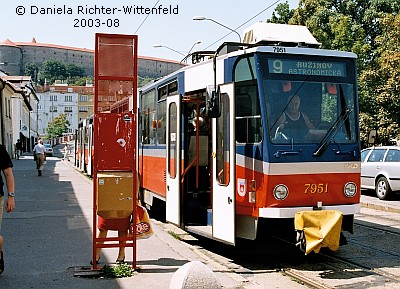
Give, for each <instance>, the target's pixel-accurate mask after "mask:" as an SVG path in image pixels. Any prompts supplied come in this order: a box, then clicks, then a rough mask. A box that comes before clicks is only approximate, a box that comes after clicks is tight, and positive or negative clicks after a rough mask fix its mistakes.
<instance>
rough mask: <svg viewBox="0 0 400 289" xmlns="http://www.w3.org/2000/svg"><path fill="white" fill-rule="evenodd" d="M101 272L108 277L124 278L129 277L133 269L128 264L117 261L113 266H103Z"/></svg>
mask: <svg viewBox="0 0 400 289" xmlns="http://www.w3.org/2000/svg"><path fill="white" fill-rule="evenodd" d="M103 272H104V275H105V277H108V278H124V277H131V276H132V275H133V273H134V272H135V271H134V270H133V269H132V266H130V265H129V264H126V263H119V264H117V265H115V266H104V268H103Z"/></svg>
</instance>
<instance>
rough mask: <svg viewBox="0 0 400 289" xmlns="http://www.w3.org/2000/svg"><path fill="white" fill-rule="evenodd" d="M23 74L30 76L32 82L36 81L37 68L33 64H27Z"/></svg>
mask: <svg viewBox="0 0 400 289" xmlns="http://www.w3.org/2000/svg"><path fill="white" fill-rule="evenodd" d="M24 70H25V71H24V74H25V75H27V76H30V77H31V78H32V81H33V82H37V81H38V75H39V70H40V69H39V66H38V65H37V64H36V63H34V62H27V63H26V64H25V68H24Z"/></svg>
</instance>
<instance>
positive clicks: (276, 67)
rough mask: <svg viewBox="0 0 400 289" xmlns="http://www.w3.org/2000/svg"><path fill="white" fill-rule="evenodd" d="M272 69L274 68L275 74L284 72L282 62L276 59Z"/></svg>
mask: <svg viewBox="0 0 400 289" xmlns="http://www.w3.org/2000/svg"><path fill="white" fill-rule="evenodd" d="M272 68H273V71H274V73H282V71H283V65H282V61H281V60H278V59H275V60H274V61H273V63H272Z"/></svg>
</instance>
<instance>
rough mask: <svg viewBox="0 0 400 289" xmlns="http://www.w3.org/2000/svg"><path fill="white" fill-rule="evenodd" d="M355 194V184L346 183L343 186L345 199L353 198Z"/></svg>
mask: <svg viewBox="0 0 400 289" xmlns="http://www.w3.org/2000/svg"><path fill="white" fill-rule="evenodd" d="M356 193H357V186H356V184H355V183H347V184H346V185H345V186H344V195H345V196H346V197H349V198H351V197H354V195H355V194H356Z"/></svg>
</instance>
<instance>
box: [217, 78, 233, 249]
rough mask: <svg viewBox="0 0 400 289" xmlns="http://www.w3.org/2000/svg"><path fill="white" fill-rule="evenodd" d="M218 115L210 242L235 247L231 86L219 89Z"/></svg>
mask: <svg viewBox="0 0 400 289" xmlns="http://www.w3.org/2000/svg"><path fill="white" fill-rule="evenodd" d="M219 88H220V103H219V105H220V110H221V114H220V116H219V117H218V118H214V119H213V121H212V132H213V133H212V160H213V161H212V226H213V230H212V231H213V233H212V234H213V238H215V239H218V240H221V241H224V242H226V243H229V244H232V245H234V244H235V179H236V178H235V166H236V148H235V116H234V115H235V107H234V103H233V99H234V85H233V83H229V84H224V85H220V87H219Z"/></svg>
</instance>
